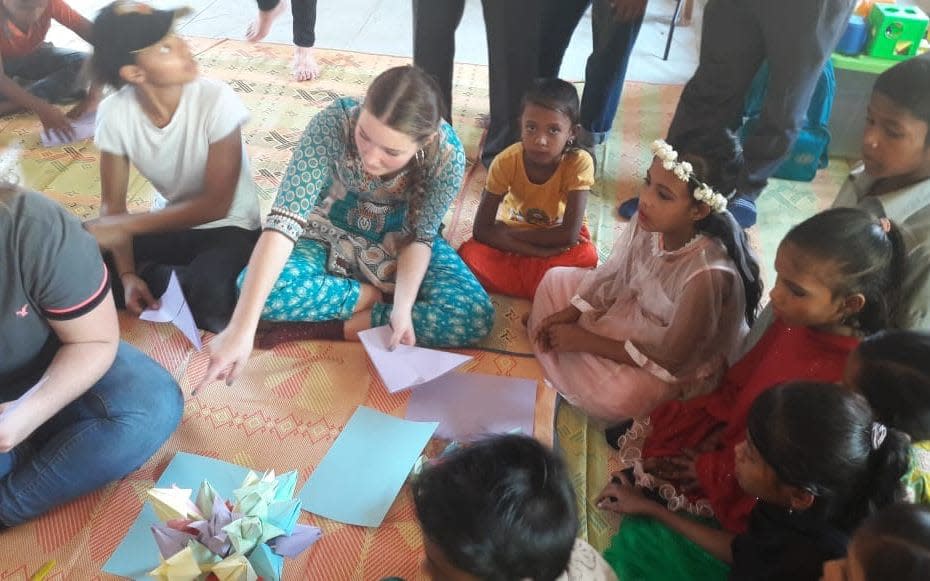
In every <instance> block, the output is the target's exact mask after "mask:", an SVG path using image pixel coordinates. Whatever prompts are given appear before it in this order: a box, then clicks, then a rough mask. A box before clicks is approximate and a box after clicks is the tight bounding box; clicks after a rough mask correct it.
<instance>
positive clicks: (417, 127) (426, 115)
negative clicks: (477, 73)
mask: <svg viewBox="0 0 930 581" xmlns="http://www.w3.org/2000/svg"><path fill="white" fill-rule="evenodd" d="M365 108H366V109H367V110H368V112H369V113H371V114H372V115H374V116H375V117H376V118H377V119H378V120H379V121H381V122H382V123H384V124H385V125H387V126H388V127H390V128H391V129H393V130H395V131H399V132H401V133H403V134H405V135H407V136H409V137H410V138H411V139H413V140H414V141H415V142H417V143H418V144H419V145H420V151H419V152H417V155H416V156H414V159H413V160H412V163H413V171H412V172H411V175H410V196H409V198H408V201H407V227H408V229H409V230H410V231H411V233H413V228H414V224H416V222H417V220H418V219H419V216H420V213H421V212H422V211H423V206H424V204H425V202H426V196H427V195H428V192H427V191H426V182H427V178H428V176H429V172H430V171H431V170H432V168H433V167H434V164H435V163H436V161H437V160H438V157H439V155H438V153H439V141H440V140H439V139H438V138H436V139H432V140H430V137H432V136H433V135H435V134H436V132H437V131H438V130H439V124H440V123H441V122H442V110H443V106H442V97H440V95H439V87H438V86H437V85H436V82H435V81H434V80H433V78H432V77H430V76H429V75H427V74H426V73H424V72H423V71H422V70H420V69H419V68H417V67H414V66H409V65H408V66H400V67H394V68H391V69H388V70H386V71H384V72H383V73H381V74H380V75H378V76H377V77H376V78H375V80H374V81H372V83H371V85H370V86H369V87H368V92H367V93H366V94H365ZM420 152H422V153H420Z"/></svg>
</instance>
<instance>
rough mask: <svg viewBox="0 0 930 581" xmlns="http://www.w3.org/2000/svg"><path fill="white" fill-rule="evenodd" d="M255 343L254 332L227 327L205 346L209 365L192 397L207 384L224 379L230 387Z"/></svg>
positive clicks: (240, 371) (243, 366)
mask: <svg viewBox="0 0 930 581" xmlns="http://www.w3.org/2000/svg"><path fill="white" fill-rule="evenodd" d="M254 342H255V331H254V330H253V331H252V332H251V333H249V332H245V331H239V330H236V329H234V328H232V327H227V328H226V329H224V330H223V331H222V332H221V333H220V334H219V335H217V336H216V337H214V338H213V340H212V341H210V343H208V344H207V346H206V349H207V353H208V354H209V355H210V364H209V365H208V366H207V372H206V374H205V375H204V377H203V379H202V380H200V383H199V384H197V387H195V388H194V390H193V392H192V395H193V394H196V393H197V392H198V391H199V390H200V389H202V388H203V387H204V386H205V385H207V384H208V383H212V382H214V381H217V380H220V379H225V380H226V385H232V384H233V382H234V381H236V379H237V378H238V377H239V374H240V373H242V370H243V368H245V364H246V362H247V361H248V360H249V356H250V355H251V354H252V345H253V344H254Z"/></svg>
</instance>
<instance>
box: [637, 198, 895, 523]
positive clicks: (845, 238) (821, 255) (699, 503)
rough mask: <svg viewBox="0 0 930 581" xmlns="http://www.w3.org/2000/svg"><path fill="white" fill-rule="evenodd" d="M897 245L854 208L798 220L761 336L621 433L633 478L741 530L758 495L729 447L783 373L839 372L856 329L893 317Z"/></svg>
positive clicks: (782, 249) (680, 505)
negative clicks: (716, 380)
mask: <svg viewBox="0 0 930 581" xmlns="http://www.w3.org/2000/svg"><path fill="white" fill-rule="evenodd" d="M903 249H904V245H903V242H902V240H901V237H900V233H899V231H898V229H897V227H895V226H894V225H893V224H892V223H891V222H889V221H888V220H887V219H882V220H880V221H876V220H875V219H874V218H872V217H870V216H869V215H868V214H867V213H866V212H864V211H861V210H856V209H852V208H836V209H832V210H827V211H825V212H822V213H820V214H817V215H815V216H813V217H812V218H810V219H808V220H806V221H804V222H802V223H801V224H799V225H797V226H795V227H794V228H793V229H792V230H791V231H790V232H789V233H788V234H787V236H785V239H784V240H783V241H782V243H781V245H780V246H779V248H778V253H777V255H776V257H775V270H776V271H777V273H778V277H777V280H776V282H775V287H774V288H773V289H772V291H771V292H770V297H771V304H772V310H773V314H774V317H775V321H774V322H773V323H772V325H771V327H770V328H769V329H768V330H767V331H766V333H765V334H764V335H763V336H762V338H761V339H760V340H759V342H758V343H757V344H756V345H755V346H754V347H753V348H752V350H751V351H749V352H748V353H747V354H746V355H744V356H743V357H742V358H741V359H740V360H739V361H738V362H737V363H736V364H735V365H734V366H733V367H732V368H730V369H729V370H728V371H727V373H726V375H725V376H724V378H723V381H722V383H721V385H720V387H719V388H718V389H717V390H716V391H714V392H712V393H710V394H707V395H705V396H701V397H698V398H695V399H692V400H688V401H673V402H669V403H667V404H665V405H663V406H661V407H659V408H657V409H656V410H655V411H654V412H653V413H652V415H651V416H650V417H649V418H647V419H640V420H637V421H636V422H634V425H633V427H632V428H631V429H630V430H629V431H628V432H627V433H626V434H624V435H623V436H621V437H620V441H619V444H620V454H621V456H620V459H621V463H622V464H625V465H632V469H633V473H634V475H635V480H636V483H637V484H638V485H639V486H642V487H643V488H647V489H652V490H654V491H655V492H656V493H657V494H658V495H659V496H660V497H661V499H662V500H663V501H664V502H666V503H667V504H668V505H669V508H671V509H672V510H686V511H688V512H691V513H693V514H697V515H702V516H713V517H716V519H717V520H718V521H719V522H720V524H721V525H722V526H723V527H724V528H725V529H727V530H730V531H733V532H742V531H743V530H744V529H745V526H746V518H747V517H748V515H749V512H750V511H751V510H752V508H753V506H754V505H755V502H756V499H755V498H753V497H750V496H747V495H746V494H745V493H744V492H743V491H742V489H741V488H740V486H739V483H738V482H737V481H736V477H735V473H734V448H735V447H736V445H737V444H738V443H739V442H740V441H741V440H742V439H743V437H744V435H745V432H746V418H747V415H748V412H749V408H750V406H751V405H752V402H753V401H754V400H755V399H756V397H758V395H759V394H761V393H762V392H763V391H765V390H767V389H770V388H772V387H774V386H776V385H778V384H780V383H783V382H786V381H793V380H809V381H824V382H838V381H840V380H841V379H842V377H843V369H844V366H845V364H846V359H847V358H848V356H849V354H850V352H851V351H852V350H853V349H854V348H855V347H856V345H857V344H858V343H859V338H860V337H861V336H863V335H868V334H871V333H873V332H875V331H878V330H880V329H882V328H884V327H886V326H887V325H888V322H889V321H890V320H892V319H891V317H892V316H893V310H894V308H895V306H896V304H897V303H896V299H895V295H896V289H897V288H899V283H900V281H901V280H902V276H903V274H904V272H903V271H904V266H903V265H904V254H903V252H904V250H903ZM644 435H645V442H643V440H642V437H643V436H644Z"/></svg>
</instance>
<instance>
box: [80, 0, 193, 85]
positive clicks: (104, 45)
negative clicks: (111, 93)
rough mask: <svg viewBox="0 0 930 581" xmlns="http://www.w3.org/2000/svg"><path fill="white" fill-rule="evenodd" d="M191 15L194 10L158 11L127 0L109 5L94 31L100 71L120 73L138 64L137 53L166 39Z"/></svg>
mask: <svg viewBox="0 0 930 581" xmlns="http://www.w3.org/2000/svg"><path fill="white" fill-rule="evenodd" d="M190 12H191V10H190V8H177V9H175V10H156V9H155V8H152V7H151V6H149V5H148V4H143V3H141V2H130V1H127V0H116V2H112V3H110V4H108V5H107V6H105V7H103V8H102V9H101V10H100V12H99V13H98V14H97V18H95V19H94V24H93V26H92V28H91V38H92V39H93V45H94V60H95V61H97V67H99V68H102V69H105V70H109V71H112V72H113V73H117V71H119V69H120V68H121V67H123V66H124V65H128V64H132V63H133V62H135V54H134V53H136V52H138V51H140V50H142V49H145V48H148V47H150V46H152V45H153V44H155V43H157V42H158V41H159V40H161V39H163V38H165V36H167V35H168V33H169V32H171V28H172V27H173V26H174V21H175V20H176V19H177V18H179V17H182V16H186V15H188V14H190Z"/></svg>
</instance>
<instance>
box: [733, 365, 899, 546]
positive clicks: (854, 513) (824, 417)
mask: <svg viewBox="0 0 930 581" xmlns="http://www.w3.org/2000/svg"><path fill="white" fill-rule="evenodd" d="M875 422H876V417H875V415H874V413H873V412H872V409H871V408H870V407H869V404H868V402H866V400H865V398H864V397H862V396H861V395H860V394H857V393H854V392H852V391H850V390H848V389H846V388H845V387H843V386H840V385H836V384H833V383H816V382H808V381H797V382H791V383H786V384H783V385H779V386H777V387H775V388H772V389H769V390H766V391H765V392H763V393H762V394H761V395H760V396H759V397H758V398H757V399H756V401H755V402H753V404H752V408H751V409H750V411H749V420H748V423H747V431H748V434H749V438H750V439H751V440H752V443H753V445H754V446H755V448H756V449H757V450H758V451H759V454H760V455H761V456H762V458H763V459H764V460H765V462H766V463H767V464H768V465H769V466H771V467H772V469H773V470H774V471H775V474H776V475H777V476H778V479H779V480H780V481H781V482H782V483H784V484H788V485H791V486H796V487H798V488H802V489H805V490H807V491H809V492H810V493H811V494H813V496H814V497H815V500H814V504H813V506H812V507H811V508H810V509H809V510H810V511H811V514H812V515H813V516H815V517H817V518H820V519H824V520H827V521H829V522H832V523H833V524H835V525H836V526H838V527H840V528H842V529H844V530H846V531H852V530H853V529H854V528H855V527H856V526H858V525H859V523H860V522H861V521H862V519H864V518H865V517H866V516H868V515H869V514H870V513H872V512H873V511H874V510H877V509H880V508H882V507H884V506H887V505H889V504H892V503H894V502H897V501H898V500H901V499H902V498H903V497H904V487H903V485H902V483H901V478H902V477H903V476H904V473H905V472H906V471H907V468H908V460H909V451H910V443H911V441H910V438H908V437H907V435H906V434H905V433H904V432H900V431H898V430H896V429H894V428H889V427H883V426H880V425H877V424H876V423H875ZM882 429H884V430H885V432H884V435H883V436H882V435H880V432H881V430H882ZM876 431H878V432H879V434H876Z"/></svg>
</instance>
